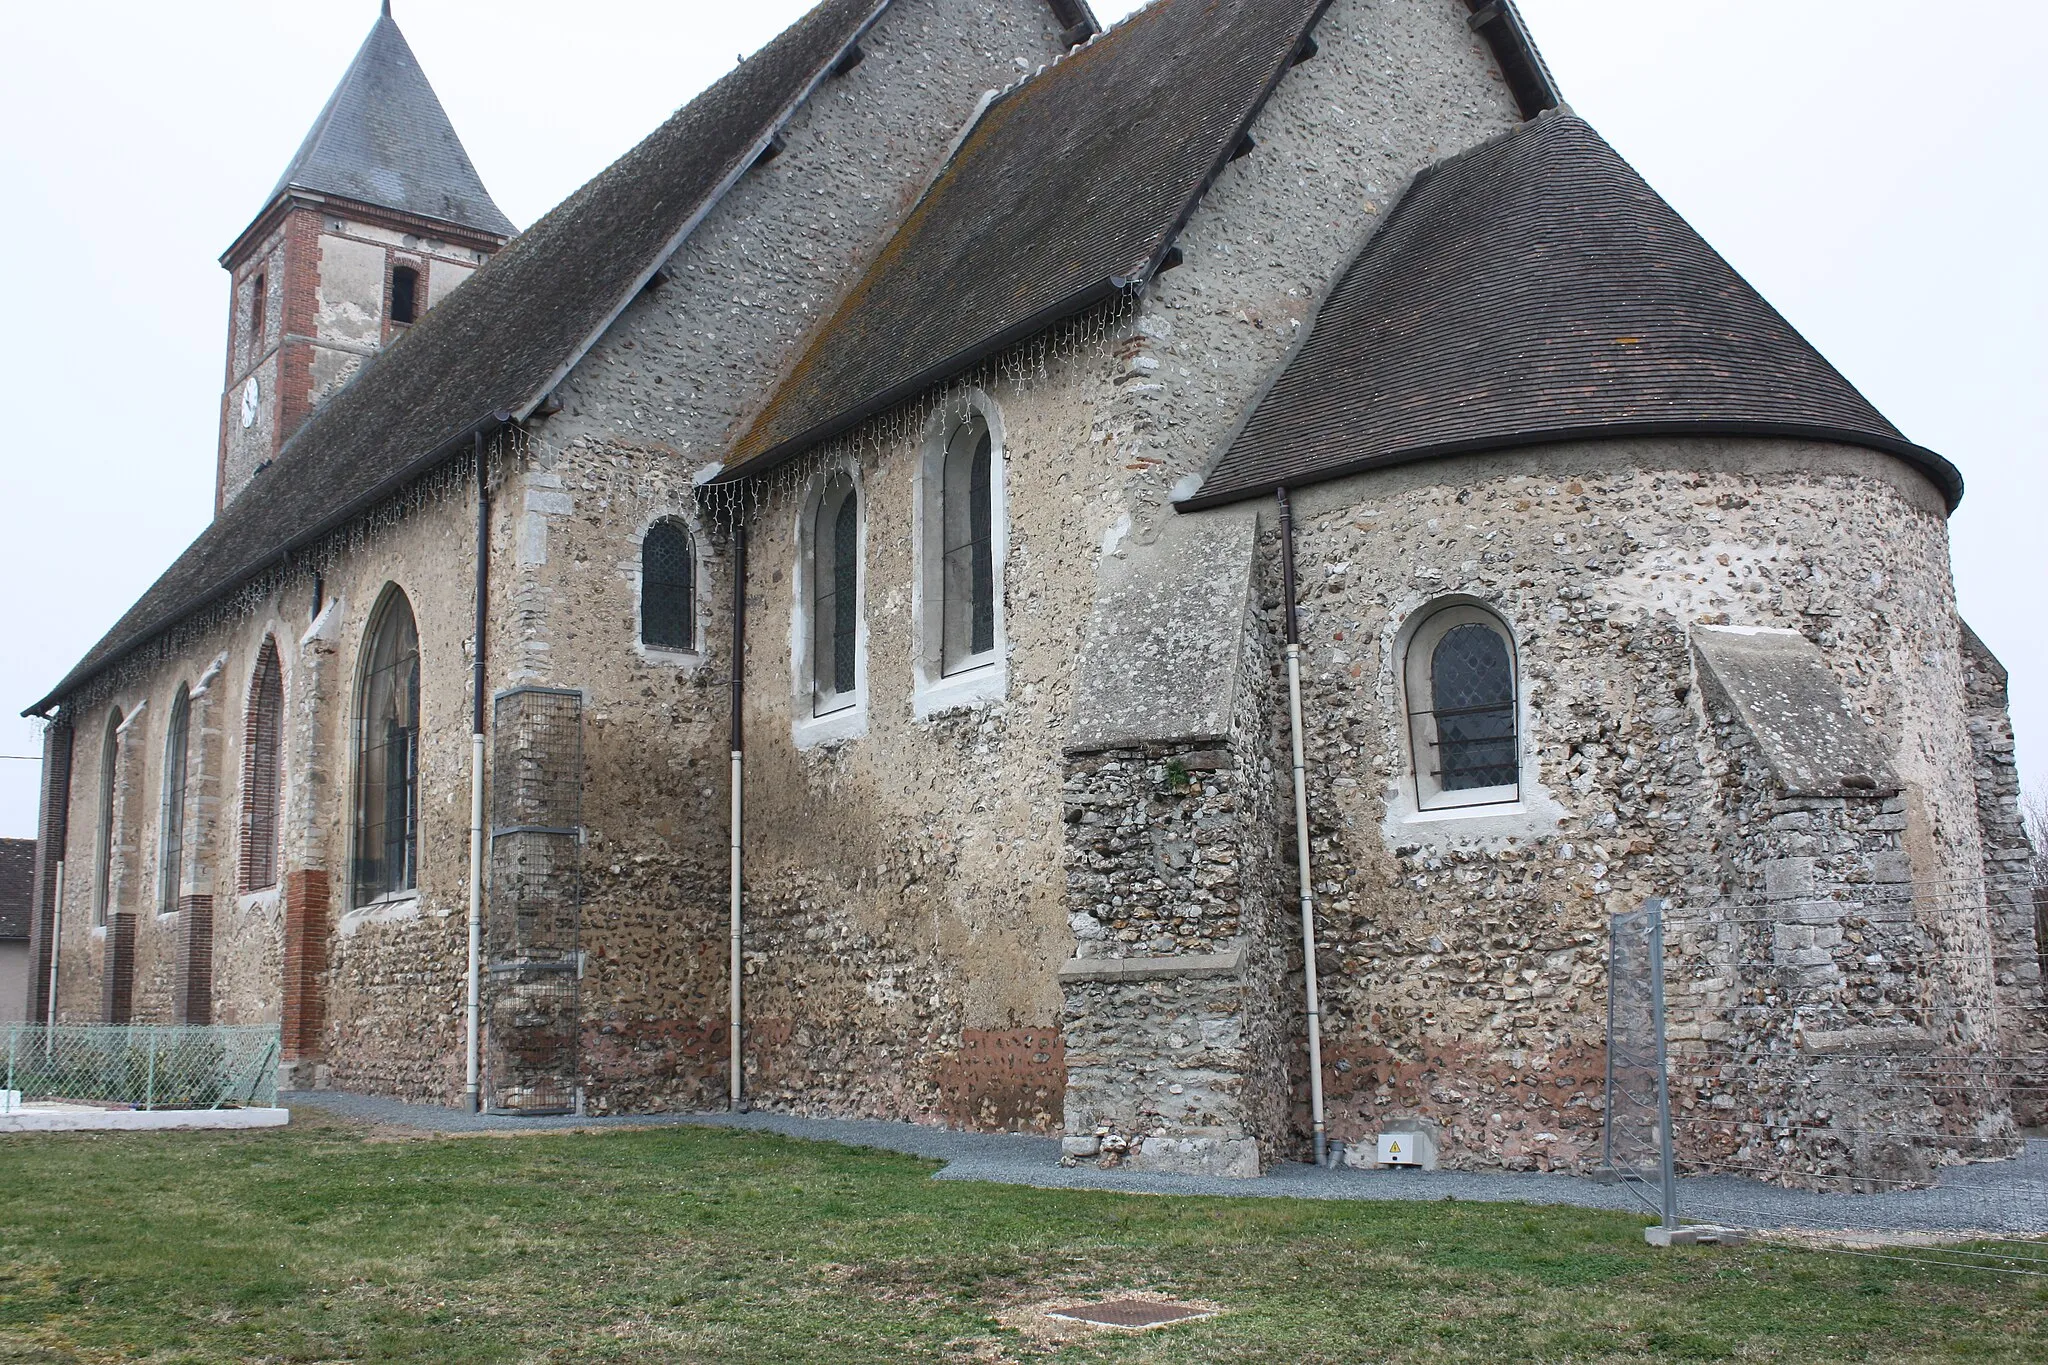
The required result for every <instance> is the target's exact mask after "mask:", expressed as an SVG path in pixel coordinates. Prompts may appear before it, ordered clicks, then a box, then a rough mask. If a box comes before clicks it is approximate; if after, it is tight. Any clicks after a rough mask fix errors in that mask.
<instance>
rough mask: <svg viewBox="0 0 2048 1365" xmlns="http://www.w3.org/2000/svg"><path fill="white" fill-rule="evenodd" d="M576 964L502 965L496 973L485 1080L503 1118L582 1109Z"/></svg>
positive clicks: (492, 984) (495, 968) (491, 989)
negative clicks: (578, 1092)
mask: <svg viewBox="0 0 2048 1365" xmlns="http://www.w3.org/2000/svg"><path fill="white" fill-rule="evenodd" d="M576 976H577V972H576V964H575V963H574V962H536V961H518V962H497V963H493V964H491V968H490V971H489V980H488V986H489V996H490V1009H489V1015H488V1018H487V1020H486V1028H485V1040H486V1047H485V1054H484V1075H485V1081H486V1085H487V1088H488V1093H489V1096H490V1103H489V1105H488V1108H489V1109H490V1111H491V1112H492V1113H497V1114H561V1113H569V1112H572V1111H573V1110H574V1109H575V1107H576V1084H577V1050H578V1049H577V1042H578V1037H579V1034H580V1032H581V1029H582V1002H581V999H580V994H581V993H580V991H579V989H578V982H577V979H576Z"/></svg>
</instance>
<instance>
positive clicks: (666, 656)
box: [633, 640, 704, 668]
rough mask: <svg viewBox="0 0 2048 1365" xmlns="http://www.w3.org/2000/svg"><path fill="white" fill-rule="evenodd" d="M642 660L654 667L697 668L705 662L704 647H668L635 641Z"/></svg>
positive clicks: (636, 652) (635, 650) (634, 645)
mask: <svg viewBox="0 0 2048 1365" xmlns="http://www.w3.org/2000/svg"><path fill="white" fill-rule="evenodd" d="M633 653H634V654H636V655H638V656H639V658H640V662H641V663H643V664H647V665H648V666H650V667H654V668H696V667H699V666H700V665H702V664H703V662H704V651H703V650H702V649H667V648H664V647H662V646H660V645H649V644H642V643H640V642H639V641H637V640H636V641H634V643H633Z"/></svg>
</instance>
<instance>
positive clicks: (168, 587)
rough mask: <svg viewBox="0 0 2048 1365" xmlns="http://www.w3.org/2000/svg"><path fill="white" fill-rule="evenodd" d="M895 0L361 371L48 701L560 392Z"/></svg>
mask: <svg viewBox="0 0 2048 1365" xmlns="http://www.w3.org/2000/svg"><path fill="white" fill-rule="evenodd" d="M887 5H888V0H823V3H821V4H820V5H818V7H817V8H815V9H813V10H812V11H811V12H810V13H809V14H807V15H805V16H804V18H802V19H800V20H798V21H797V22H796V23H795V24H794V25H792V26H791V27H790V28H788V29H786V30H784V31H783V33H782V34H781V35H780V36H779V37H777V38H776V39H775V40H774V41H772V42H770V43H769V44H768V45H767V46H765V47H763V48H762V49H761V50H760V51H758V52H756V53H755V54H754V55H753V56H752V57H750V58H748V59H747V60H746V61H745V62H743V63H742V64H741V65H739V66H738V67H735V68H734V69H733V70H732V71H730V72H728V73H726V75H724V76H723V77H721V78H720V79H719V80H718V81H716V82H715V83H714V84H712V85H711V86H710V87H709V88H708V89H706V90H705V91H704V93H703V94H701V95H699V96H698V97H697V98H696V99H694V100H692V101H691V102H690V103H689V104H687V105H685V106H684V107H683V108H682V109H681V110H680V111H679V112H677V113H676V114H675V115H674V116H673V117H672V118H670V119H669V120H668V122H666V123H664V124H663V125H662V126H661V127H660V128H657V129H656V130H655V131H654V132H653V133H652V134H650V135H649V136H648V137H647V138H646V139H645V140H644V141H643V142H641V143H640V145H639V146H637V147H635V148H634V149H633V150H632V151H630V152H628V153H626V155H624V156H623V157H620V158H619V159H618V160H617V161H616V162H614V163H613V164H612V165H611V166H610V167H609V168H608V169H606V170H605V171H603V172H602V173H601V174H599V175H598V176H597V177H596V178H595V179H593V180H591V181H590V183H588V184H587V185H585V186H584V187H583V188H582V189H580V190H578V191H577V192H576V193H575V194H573V195H571V196H570V197H569V198H568V199H566V200H564V201H563V202H562V203H561V204H559V205H558V206H556V208H555V209H554V210H553V211H551V212H550V213H549V214H548V215H547V216H546V217H545V218H542V219H541V220H540V221H539V222H538V223H535V224H534V225H533V226H532V227H530V228H528V229H527V230H526V231H525V232H523V233H521V234H520V235H519V236H517V237H515V238H514V239H513V240H512V242H511V244H510V245H508V246H506V247H505V248H504V249H503V250H502V251H500V252H498V253H497V254H496V255H495V256H493V257H491V259H490V260H489V261H488V262H487V263H485V264H484V265H483V266H482V267H481V268H480V269H478V270H477V272H476V274H475V275H474V276H472V277H471V278H470V280H469V281H468V282H467V283H465V284H464V285H463V286H462V287H461V288H460V289H458V290H456V291H455V292H454V293H452V294H450V295H449V296H448V298H447V300H446V301H445V302H442V303H437V304H435V305H434V307H433V309H432V310H430V311H429V312H428V313H426V314H425V315H424V316H423V317H421V319H420V320H419V321H418V322H417V323H414V324H413V326H412V327H411V328H410V329H409V330H408V331H407V332H406V334H405V335H404V336H403V337H401V338H399V339H398V340H397V341H395V342H393V343H392V344H391V345H390V346H388V347H386V348H385V349H384V350H383V351H381V352H379V353H378V354H377V355H376V356H374V357H372V358H371V359H370V360H369V361H367V362H366V363H365V364H364V366H363V369H362V371H361V372H360V373H359V374H358V375H357V376H356V378H355V380H354V381H353V382H351V383H350V384H349V385H348V386H347V387H346V388H344V389H342V390H341V391H340V392H339V393H337V394H335V395H334V396H333V397H332V398H329V399H328V400H327V401H326V402H325V403H324V404H322V405H321V406H320V407H319V408H318V409H316V410H315V411H314V413H313V415H312V416H311V417H310V418H308V419H307V421H306V424H305V425H304V426H303V427H301V428H300V429H299V430H298V432H297V433H296V434H295V435H294V436H293V437H292V438H291V439H290V440H289V441H288V442H286V443H285V446H284V449H283V451H282V452H280V454H279V455H278V458H277V459H276V460H275V461H274V462H273V463H272V464H271V465H270V467H269V468H267V469H265V470H263V471H262V472H261V473H259V474H258V475H257V476H256V478H255V479H254V480H252V481H251V482H250V484H249V486H248V488H247V489H245V490H244V491H243V492H242V494H241V495H240V496H239V497H237V498H236V499H235V500H234V501H233V502H232V503H230V504H228V506H227V507H226V508H225V509H223V510H222V512H221V514H220V515H219V516H218V517H216V518H215V519H214V521H213V524H212V525H210V526H208V527H207V528H206V529H205V530H204V531H202V532H201V533H200V534H199V537H198V539H196V540H194V541H193V542H192V544H191V546H190V547H189V548H187V549H186V551H185V552H184V553H183V554H182V555H180V556H179V557H178V559H177V561H176V562H175V563H173V564H172V565H171V567H170V568H169V569H168V570H166V571H165V573H164V575H163V576H162V577H161V578H159V579H157V581H156V582H155V583H154V584H153V585H151V587H150V588H149V590H148V591H147V592H145V593H144V594H143V595H142V598H141V600H140V601H138V602H137V603H136V604H135V605H134V606H133V607H130V608H129V609H128V612H127V614H126V615H124V616H123V617H122V618H121V619H120V620H119V621H118V622H116V623H115V625H114V628H113V629H112V630H110V631H108V632H107V634H106V635H105V636H103V637H102V638H101V639H100V641H99V643H98V644H96V645H94V646H93V647H92V649H91V650H90V651H89V652H88V653H87V654H86V656H85V658H84V659H82V660H80V661H79V663H78V664H77V666H76V667H74V668H73V669H72V670H71V671H70V673H68V674H66V675H65V677H64V680H63V681H62V682H60V683H59V684H58V685H57V686H56V687H55V688H53V689H51V691H50V693H49V695H48V696H46V697H44V698H43V699H42V700H41V701H38V702H37V703H36V704H35V705H34V706H32V707H30V708H29V711H28V712H27V713H26V714H43V713H46V712H47V711H48V710H49V708H50V707H51V706H53V705H55V704H56V702H57V701H58V700H59V699H61V698H62V697H63V696H64V695H65V694H66V693H68V692H70V691H71V690H73V689H74V688H75V687H76V686H77V685H78V684H80V683H81V682H83V681H84V680H86V679H87V678H89V677H91V676H92V675H93V674H94V673H96V672H98V671H99V670H100V669H102V668H104V667H106V666H107V665H108V664H110V663H113V662H114V661H116V660H117V659H119V658H121V657H122V656H124V655H126V654H127V653H129V652H130V651H131V650H133V649H135V648H136V647H137V646H139V645H141V644H143V643H144V642H146V641H147V640H149V639H151V638H152V637H154V636H155V635H156V634H157V633H158V632H160V631H163V630H165V629H168V628H169V627H170V626H172V625H174V624H175V623H177V622H178V621H179V620H181V619H183V618H184V617H185V616H187V615H189V614H190V613H192V612H194V611H196V610H199V609H200V608H202V607H204V606H206V605H207V604H208V603H209V602H212V601H215V600H217V599H219V598H221V597H224V596H225V595H227V594H228V593H231V592H233V591H234V590H235V589H236V588H238V587H240V586H241V585H242V584H244V583H246V582H248V581H250V580H251V579H252V578H254V577H255V576H256V575H257V574H258V573H260V572H262V571H263V570H264V568H265V567H267V566H269V565H271V564H274V563H276V562H278V561H279V560H280V559H281V558H282V557H283V556H285V555H286V554H288V553H290V552H293V551H295V550H298V549H300V548H301V547H304V546H306V545H309V544H311V543H312V542H314V541H316V540H318V539H319V538H320V537H322V536H324V535H326V534H328V533H329V532H331V531H333V530H334V529H336V528H337V527H339V526H342V525H344V524H346V523H347V522H348V521H350V520H352V519H353V518H355V517H356V516H358V515H360V514H361V513H363V512H364V511H366V510H367V509H369V508H370V507H373V506H375V505H376V504H377V503H379V502H381V501H383V500H384V499H385V498H388V497H390V496H391V495H392V494H394V493H396V492H397V491H398V490H400V489H402V488H404V487H405V486H406V485H408V484H410V483H411V482H412V481H413V480H415V479H417V478H419V477H420V476H421V475H423V474H425V473H426V472H428V471H429V470H431V469H433V468H434V467H436V466H438V465H439V464H440V463H441V462H442V461H444V460H446V459H447V458H449V456H450V454H451V453H452V452H453V449H454V447H455V446H456V445H458V444H459V443H461V442H464V441H466V440H467V439H468V437H469V435H470V433H471V432H474V431H477V430H481V429H483V428H484V427H485V426H487V425H489V424H492V423H493V422H495V421H500V420H503V419H505V418H506V417H508V416H514V417H523V416H525V415H526V414H527V413H528V412H530V411H531V410H532V408H533V407H535V406H536V405H537V404H538V403H539V402H540V401H541V399H543V398H544V397H546V396H547V394H548V392H549V391H550V390H551V389H553V388H554V386H555V385H556V384H558V383H560V382H561V380H562V378H563V376H565V375H566V374H567V373H568V371H569V369H570V367H571V366H573V365H574V364H575V363H576V361H577V360H578V359H580V358H581V357H582V356H583V354H584V352H585V351H587V350H588V349H589V347H590V346H591V345H592V344H593V343H594V342H595V341H596V339H597V338H598V336H600V335H601V334H602V333H603V331H604V329H605V328H606V327H608V326H610V325H611V323H612V321H613V319H615V318H616V317H617V316H618V315H619V313H620V312H621V311H623V310H624V308H625V307H626V305H627V304H628V303H630V302H631V301H632V300H633V298H634V296H635V295H636V294H638V293H639V292H640V290H641V289H642V288H643V287H644V286H645V285H646V283H647V281H648V280H649V279H650V278H652V276H653V274H654V272H655V271H656V270H657V269H658V268H659V267H660V266H661V264H662V262H664V261H666V260H667V259H668V257H669V255H670V254H671V253H672V252H673V251H674V250H675V248H676V247H677V246H679V245H680V244H681V243H682V241H683V239H684V238H685V237H686V236H688V235H689V233H690V232H691V230H692V229H694V228H695V227H696V225H697V223H698V222H699V221H700V220H701V219H702V218H703V216H704V215H705V214H706V213H708V212H710V210H711V208H712V207H713V205H715V204H716V203H717V202H718V200H719V198H720V197H721V196H722V195H723V194H724V192H725V190H726V189H727V188H728V187H729V186H730V185H731V184H732V183H733V182H734V181H735V180H737V179H738V178H739V177H740V175H742V174H743V173H744V172H745V171H746V170H747V168H748V167H749V166H751V165H753V164H754V161H755V160H756V159H757V158H758V157H759V156H760V154H761V153H762V151H763V150H765V149H766V148H767V146H768V143H769V140H770V138H772V137H773V135H774V133H775V131H776V129H777V128H778V127H780V126H781V124H782V123H783V122H784V121H785V120H787V119H788V117H789V116H790V114H791V113H792V112H793V111H794V110H795V108H796V107H797V106H798V105H799V104H801V103H802V101H803V100H804V98H805V97H806V96H807V95H809V93H810V92H811V90H812V89H813V88H815V87H816V85H817V84H818V82H819V81H821V80H823V79H824V78H825V77H826V75H827V74H828V73H829V72H830V71H831V69H832V67H833V66H834V65H835V64H836V63H837V62H838V61H839V59H840V58H841V57H842V56H843V55H845V53H846V51H847V49H849V48H850V47H852V46H853V45H854V43H855V42H856V41H858V39H859V38H860V36H861V34H862V33H864V32H866V31H867V28H868V26H869V25H871V24H872V23H873V22H874V20H875V19H876V18H877V17H878V16H879V15H880V14H881V12H882V11H883V10H884V9H885V8H886V7H887Z"/></svg>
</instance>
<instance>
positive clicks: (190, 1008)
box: [171, 894, 213, 1024]
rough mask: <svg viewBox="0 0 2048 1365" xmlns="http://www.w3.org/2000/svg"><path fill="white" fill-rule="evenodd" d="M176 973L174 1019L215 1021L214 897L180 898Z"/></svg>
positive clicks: (192, 1021)
mask: <svg viewBox="0 0 2048 1365" xmlns="http://www.w3.org/2000/svg"><path fill="white" fill-rule="evenodd" d="M176 951H177V966H176V976H175V978H174V983H173V987H172V996H171V1022H172V1023H176V1024H210V1023H212V1022H213V897H212V896H210V895H203V894H187V895H184V896H180V897H179V898H178V942H177V950H176Z"/></svg>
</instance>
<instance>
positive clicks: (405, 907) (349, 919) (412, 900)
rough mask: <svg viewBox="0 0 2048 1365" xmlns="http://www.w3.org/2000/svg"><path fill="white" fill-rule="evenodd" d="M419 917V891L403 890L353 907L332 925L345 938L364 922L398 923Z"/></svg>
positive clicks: (364, 923)
mask: <svg viewBox="0 0 2048 1365" xmlns="http://www.w3.org/2000/svg"><path fill="white" fill-rule="evenodd" d="M419 917H420V893H419V892H418V891H404V892H400V893H399V894H398V895H395V896H385V897H382V898H381V899H378V900H373V901H371V902H369V903H368V904H367V905H359V906H357V907H355V908H354V909H353V910H350V911H349V912H348V913H346V914H344V915H343V916H342V917H341V921H340V923H338V924H336V925H335V926H334V927H335V931H336V932H337V933H339V934H340V935H341V936H342V937H343V938H347V937H349V936H350V935H352V934H354V933H355V931H356V930H358V929H360V928H362V927H363V926H364V925H366V924H398V923H402V922H404V921H406V920H414V919H418V918H419Z"/></svg>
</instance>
